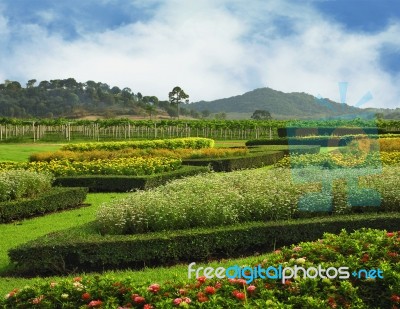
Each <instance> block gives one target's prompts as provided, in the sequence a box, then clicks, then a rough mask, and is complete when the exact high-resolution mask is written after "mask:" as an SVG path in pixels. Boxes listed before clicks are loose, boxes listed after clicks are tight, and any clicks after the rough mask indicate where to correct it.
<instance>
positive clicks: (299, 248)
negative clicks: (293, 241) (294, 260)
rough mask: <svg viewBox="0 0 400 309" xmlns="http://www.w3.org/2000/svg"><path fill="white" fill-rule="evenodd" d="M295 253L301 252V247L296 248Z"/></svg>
mask: <svg viewBox="0 0 400 309" xmlns="http://www.w3.org/2000/svg"><path fill="white" fill-rule="evenodd" d="M293 251H296V252H299V251H301V247H300V246H297V247H294V248H293Z"/></svg>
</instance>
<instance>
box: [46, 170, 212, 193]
mask: <svg viewBox="0 0 400 309" xmlns="http://www.w3.org/2000/svg"><path fill="white" fill-rule="evenodd" d="M207 172H209V169H208V167H206V166H182V167H181V168H179V169H178V170H175V171H171V172H165V173H159V174H155V175H147V176H122V175H83V176H75V177H59V178H56V180H55V181H54V185H59V186H63V187H87V188H89V191H90V192H127V191H131V190H146V189H150V188H155V187H158V186H160V185H163V184H165V183H167V182H168V181H170V180H173V179H178V178H182V177H186V176H193V175H197V174H200V173H207Z"/></svg>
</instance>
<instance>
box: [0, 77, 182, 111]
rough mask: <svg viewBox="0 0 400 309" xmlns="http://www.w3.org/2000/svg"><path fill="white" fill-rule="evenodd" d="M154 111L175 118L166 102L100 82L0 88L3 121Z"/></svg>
mask: <svg viewBox="0 0 400 309" xmlns="http://www.w3.org/2000/svg"><path fill="white" fill-rule="evenodd" d="M156 107H158V108H161V109H163V110H164V111H165V112H166V113H168V114H169V115H171V116H175V113H176V110H175V108H173V107H172V106H170V104H169V102H168V101H164V102H162V101H161V102H159V100H158V98H157V97H155V96H143V95H142V94H141V93H140V92H137V93H135V92H134V91H132V90H131V89H130V88H128V87H125V88H122V89H121V88H119V87H117V86H109V85H108V84H106V83H101V82H94V81H87V82H85V83H81V82H77V81H76V80H75V79H74V78H68V79H55V80H50V81H46V80H44V81H41V82H38V81H37V80H35V79H32V80H29V81H28V83H27V84H26V86H22V85H21V84H20V83H19V82H17V81H6V82H5V83H2V84H0V115H1V116H4V117H17V118H26V117H46V118H52V117H72V118H79V117H84V116H86V115H90V114H94V115H100V116H105V117H113V116H115V115H119V114H124V115H126V114H129V115H143V114H146V113H151V112H153V113H154V112H155V109H156ZM185 113H186V114H187V113H190V112H189V111H187V110H185V109H182V110H181V114H185Z"/></svg>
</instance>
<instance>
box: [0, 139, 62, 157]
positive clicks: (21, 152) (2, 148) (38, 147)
mask: <svg viewBox="0 0 400 309" xmlns="http://www.w3.org/2000/svg"><path fill="white" fill-rule="evenodd" d="M61 146H62V145H61V144H33V143H32V144H4V143H3V144H2V143H0V161H18V162H24V161H27V160H28V158H29V156H30V155H31V154H32V153H35V152H42V151H54V150H58V149H60V148H61Z"/></svg>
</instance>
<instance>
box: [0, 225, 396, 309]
mask: <svg viewBox="0 0 400 309" xmlns="http://www.w3.org/2000/svg"><path fill="white" fill-rule="evenodd" d="M399 250H400V232H386V231H379V230H367V229H363V230H360V231H356V232H354V233H352V234H348V233H347V232H345V231H342V232H341V233H340V234H339V235H333V234H325V235H324V237H323V239H321V240H319V241H315V242H309V243H300V244H297V245H292V246H290V247H285V248H282V249H280V250H276V251H275V252H273V253H271V254H270V255H268V256H267V257H266V258H263V259H262V260H260V259H259V258H257V257H254V261H253V262H252V263H251V264H250V265H243V266H246V267H249V268H248V269H250V270H251V269H252V267H256V266H258V265H261V266H262V267H264V268H266V267H268V266H270V265H271V266H278V265H279V264H281V265H284V267H294V265H300V266H301V267H315V268H318V267H319V265H321V266H322V267H323V268H325V269H327V268H329V267H335V268H338V267H343V266H345V267H349V270H350V271H353V270H354V271H358V270H360V269H381V270H382V271H383V278H375V279H371V278H365V277H363V276H359V277H354V276H351V277H350V278H348V279H338V278H331V279H329V278H324V279H320V278H316V279H309V278H308V279H305V278H302V277H300V278H297V279H289V280H286V281H284V282H282V281H281V280H280V279H259V278H257V279H255V280H254V281H252V282H248V283H247V282H246V280H245V279H207V278H205V277H199V278H198V279H197V280H194V279H192V280H184V281H180V282H166V283H162V282H159V283H151V284H141V285H140V284H139V285H137V284H133V283H132V280H130V279H129V278H124V279H122V280H121V279H117V278H114V277H113V276H110V275H108V276H90V275H85V276H82V277H75V278H73V279H65V280H60V281H48V282H47V283H45V284H39V285H36V286H26V287H24V288H22V289H18V288H16V289H10V292H9V293H8V294H7V295H5V297H4V298H3V299H2V300H0V306H2V307H3V308H132V307H133V308H147V309H150V308H174V307H184V308H190V307H193V308H242V307H243V308H397V307H398V306H399V305H400V255H399ZM247 275H249V274H248V273H247ZM246 279H247V278H246Z"/></svg>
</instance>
